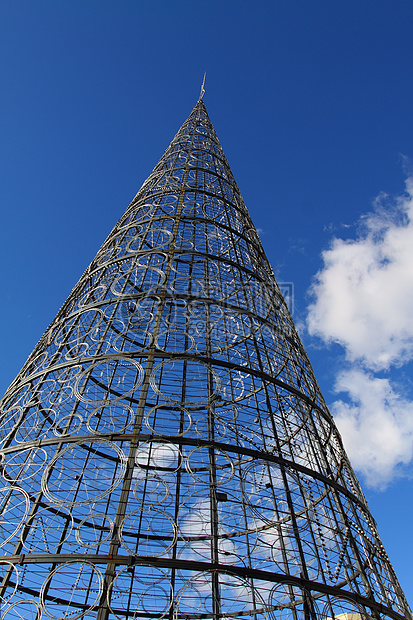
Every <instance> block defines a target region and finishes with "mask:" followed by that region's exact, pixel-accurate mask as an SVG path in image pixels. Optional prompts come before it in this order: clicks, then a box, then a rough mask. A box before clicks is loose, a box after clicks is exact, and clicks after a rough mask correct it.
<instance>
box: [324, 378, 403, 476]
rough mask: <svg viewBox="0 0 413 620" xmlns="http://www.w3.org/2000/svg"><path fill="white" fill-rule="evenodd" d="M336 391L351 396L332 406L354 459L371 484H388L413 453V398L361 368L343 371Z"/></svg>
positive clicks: (398, 473)
mask: <svg viewBox="0 0 413 620" xmlns="http://www.w3.org/2000/svg"><path fill="white" fill-rule="evenodd" d="M336 391H337V392H346V393H347V395H348V396H349V398H350V404H349V403H346V402H343V401H342V400H338V401H336V402H335V403H334V404H333V405H332V407H331V410H332V414H333V415H334V418H335V421H336V423H337V426H338V428H339V431H340V433H341V434H342V437H343V441H344V445H345V448H346V450H347V453H348V456H349V458H350V461H351V463H352V465H353V467H354V468H355V469H356V470H358V471H359V472H361V473H362V474H363V475H364V477H365V479H366V482H367V484H369V485H370V486H372V487H376V488H384V487H385V486H386V485H387V484H388V483H389V482H390V480H391V479H392V478H394V477H395V476H397V475H400V474H402V473H403V466H406V465H408V464H409V462H410V461H411V459H412V457H413V402H410V401H408V400H406V399H404V398H403V397H402V396H401V395H399V394H398V393H397V391H395V389H394V386H392V384H391V383H390V381H389V379H382V378H377V377H373V376H372V375H371V374H369V373H366V372H365V371H363V370H360V369H352V370H347V371H344V372H342V373H340V374H339V376H338V378H337V382H336Z"/></svg>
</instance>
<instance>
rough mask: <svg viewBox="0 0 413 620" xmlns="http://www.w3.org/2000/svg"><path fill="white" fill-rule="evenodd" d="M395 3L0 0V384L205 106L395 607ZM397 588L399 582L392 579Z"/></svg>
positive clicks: (402, 201) (406, 132) (410, 310)
mask: <svg viewBox="0 0 413 620" xmlns="http://www.w3.org/2000/svg"><path fill="white" fill-rule="evenodd" d="M412 26H413V4H412V2H411V1H410V0H398V2H396V3H389V2H388V1H387V0H363V2H360V1H359V0H346V1H344V0H343V1H338V0H337V1H334V2H331V0H315V1H314V0H312V1H310V0H293V1H291V0H283V1H276V2H274V1H258V2H255V3H254V4H253V5H251V3H250V2H244V1H243V0H225V2H222V1H221V2H218V1H216V0H209V2H207V3H204V2H198V1H197V0H195V1H194V0H192V1H189V0H177V1H176V2H171V1H169V0H168V1H167V0H152V1H150V0H142V1H140V0H139V1H138V0H120V1H119V0H118V1H117V2H115V1H114V0H113V1H106V0H99V1H98V0H85V1H83V2H69V0H67V1H61V2H56V1H55V0H50V1H44V0H38V1H37V2H36V3H31V2H29V1H22V0H5V1H3V2H1V3H0V29H1V36H0V46H1V58H2V60H1V83H2V91H3V94H2V97H1V100H0V106H1V116H2V119H3V124H2V129H1V142H2V149H1V154H0V157H1V171H2V183H1V193H2V196H1V201H2V210H1V229H0V234H1V250H2V258H1V263H0V269H1V272H2V274H1V281H2V288H3V296H2V304H1V310H0V312H1V321H0V329H1V355H0V364H1V373H0V387H1V390H2V391H4V390H5V389H6V387H7V385H8V384H9V383H10V382H11V381H12V379H13V378H14V377H15V375H16V374H17V372H18V371H19V369H20V367H21V366H22V364H23V363H24V361H25V359H26V358H27V356H28V355H29V353H30V352H31V350H32V349H33V347H34V345H35V343H36V342H37V340H38V339H39V338H40V336H41V334H42V333H43V331H44V329H45V328H46V326H47V325H48V323H49V322H50V321H51V320H52V318H53V317H54V316H55V314H56V312H57V310H58V309H59V307H60V306H61V304H62V303H63V301H64V300H65V299H66V297H67V296H68V294H69V292H70V290H71V289H72V287H73V286H74V284H75V283H76V281H77V280H78V278H79V277H80V275H81V273H82V272H83V270H84V269H85V268H86V266H87V264H88V263H89V262H90V261H91V260H92V258H93V256H94V254H95V253H96V251H97V249H98V248H99V247H100V245H101V243H102V242H103V240H104V238H105V237H106V235H107V234H108V233H109V232H110V230H111V228H112V227H113V225H114V224H115V222H116V221H117V219H118V218H119V217H120V216H121V215H122V213H123V211H124V210H125V208H126V206H127V204H128V203H129V201H130V200H131V199H132V197H133V196H134V195H135V193H136V192H137V190H138V188H139V187H140V185H141V184H142V182H143V181H144V180H145V178H146V177H147V176H148V175H149V174H150V172H151V170H152V168H153V166H154V165H155V164H156V162H157V161H158V159H159V158H160V156H161V155H162V153H163V151H164V149H165V148H166V147H167V145H168V143H169V141H170V140H171V139H172V137H173V135H174V134H175V132H176V131H177V130H178V128H179V127H180V125H181V124H182V122H183V121H184V120H185V118H186V117H187V116H188V114H189V112H190V110H191V109H192V107H193V105H194V103H195V101H196V99H197V97H198V94H199V89H200V85H201V81H202V76H203V73H204V70H205V69H206V70H207V72H208V74H207V82H206V94H205V98H204V100H205V103H206V105H207V108H208V112H209V114H210V117H211V120H212V122H213V124H214V126H215V129H216V131H217V133H218V136H219V138H220V140H221V143H222V146H223V148H224V151H225V154H226V156H227V158H228V160H229V163H230V165H231V167H232V170H233V172H234V175H235V178H236V180H237V182H238V184H239V186H240V189H241V192H242V193H243V196H244V199H245V202H246V205H247V207H248V209H249V211H250V214H251V217H252V219H253V221H254V222H255V225H256V226H257V228H258V229H259V230H260V236H261V240H262V242H263V245H264V248H265V250H266V252H267V255H268V258H269V260H270V262H271V263H272V265H273V267H274V270H275V273H276V276H277V279H278V281H279V282H280V283H282V282H286V283H289V282H292V283H293V284H294V315H293V318H294V320H295V321H296V324H297V325H298V326H299V328H300V331H301V333H302V337H303V341H304V344H305V346H306V349H307V352H308V353H309V356H310V359H311V361H312V364H313V366H314V370H315V373H316V376H317V378H318V381H319V383H320V385H321V389H322V391H323V393H324V396H325V398H326V400H327V402H328V404H329V405H330V407H331V410H332V412H333V413H334V414H335V416H336V419H337V422H338V424H339V427H340V429H341V432H342V433H343V436H344V439H345V441H346V446H347V449H348V452H349V454H350V457H351V459H352V462H353V465H354V466H356V468H357V471H358V473H359V475H360V478H361V481H362V483H363V486H364V489H365V490H366V493H367V497H368V501H369V505H370V508H371V510H372V512H373V515H374V516H375V518H376V519H377V521H378V526H379V531H380V533H381V535H382V538H383V540H384V543H385V546H386V548H387V550H388V552H389V554H390V559H391V560H392V562H393V564H394V566H395V569H396V572H397V574H398V576H399V579H400V580H401V582H402V586H403V587H404V589H405V592H406V595H407V597H408V600H409V601H410V604H412V602H413V586H412V585H411V577H410V572H411V571H410V562H409V559H410V556H411V554H412V553H413V537H412V535H411V532H410V521H411V519H410V514H411V513H412V510H413V490H412V473H413V460H412V458H413V388H412V358H413V320H412V317H413V266H412V265H413V232H412V231H413V224H412V220H413V213H412V211H413V206H412V205H413V199H412V193H413V180H412V177H413V165H412V158H413V124H412V122H411V114H412V112H411V111H412V109H413V105H412V104H413V82H412V78H411V68H412V60H413V43H412V38H411V31H412ZM409 588H410V589H409Z"/></svg>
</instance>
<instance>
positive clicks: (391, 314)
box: [307, 177, 413, 487]
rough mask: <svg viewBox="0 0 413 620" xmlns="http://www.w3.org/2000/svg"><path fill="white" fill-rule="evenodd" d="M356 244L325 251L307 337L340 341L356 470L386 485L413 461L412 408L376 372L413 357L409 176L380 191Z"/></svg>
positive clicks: (344, 426)
mask: <svg viewBox="0 0 413 620" xmlns="http://www.w3.org/2000/svg"><path fill="white" fill-rule="evenodd" d="M374 207H375V208H374V211H373V212H371V213H368V214H367V215H366V216H364V217H363V218H362V219H361V221H360V226H359V232H358V235H357V237H356V238H355V239H347V240H343V239H339V238H335V239H334V240H333V241H332V243H331V245H330V247H329V248H328V249H327V250H325V251H324V252H323V254H322V258H323V261H324V266H323V268H322V269H321V270H320V271H319V272H318V273H317V274H316V276H315V280H314V283H313V286H312V288H311V293H312V295H313V299H314V301H313V303H312V304H311V305H310V306H309V309H308V319H307V325H308V330H309V332H310V334H312V335H314V336H319V337H320V338H321V339H322V340H323V341H324V342H325V343H332V342H335V343H338V344H340V345H341V346H342V347H343V349H344V352H345V356H346V360H347V361H348V362H351V363H352V364H353V367H352V369H351V370H347V371H344V372H341V374H339V375H338V378H337V384H336V389H337V391H338V392H342V393H346V394H347V399H348V402H344V401H343V400H338V401H336V402H335V403H333V405H332V412H333V414H334V415H335V417H336V420H337V423H338V426H339V429H340V431H341V433H342V435H343V439H344V442H345V444H346V447H347V450H348V452H349V455H350V458H351V460H352V462H353V464H354V466H355V468H356V469H358V470H359V471H361V472H363V474H364V475H365V477H366V480H367V482H368V483H369V484H370V485H372V486H379V487H380V486H384V485H385V484H386V483H387V482H389V481H390V480H391V478H392V477H393V476H395V475H397V474H400V472H401V470H402V468H403V466H405V465H407V464H408V463H409V462H411V459H412V456H413V403H412V402H410V401H409V400H408V399H407V398H406V397H405V396H404V395H403V394H402V393H400V392H399V391H398V388H396V387H395V386H394V385H391V384H390V381H389V380H388V379H383V378H378V377H377V376H374V375H373V374H372V373H373V372H378V371H381V370H389V369H390V368H395V367H400V366H402V365H403V364H405V363H406V362H408V361H410V360H412V359H413V178H412V177H409V178H408V179H407V181H406V193H405V194H403V195H402V196H400V197H397V198H393V199H392V198H390V197H389V196H387V195H385V194H381V195H380V196H379V197H378V198H377V200H376V202H375V205H374Z"/></svg>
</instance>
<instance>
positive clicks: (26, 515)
mask: <svg viewBox="0 0 413 620" xmlns="http://www.w3.org/2000/svg"><path fill="white" fill-rule="evenodd" d="M201 99H202V98H201ZM201 99H200V100H199V101H198V103H197V104H196V106H195V107H194V109H193V111H192V113H191V114H190V116H189V118H188V120H187V121H186V122H185V123H184V124H183V126H182V127H181V129H180V130H179V132H178V134H177V135H176V137H175V138H174V139H173V141H172V143H171V144H170V146H169V147H168V149H167V150H166V152H165V154H164V155H163V157H162V158H161V160H160V162H159V163H158V165H157V166H156V167H155V169H154V171H153V172H152V174H151V175H150V177H149V178H148V179H147V181H146V182H145V183H144V185H143V186H142V188H141V189H140V190H139V192H138V194H137V196H136V198H135V199H134V200H133V201H132V203H131V204H130V206H129V207H128V209H127V210H126V212H125V214H124V216H123V217H122V218H121V219H120V221H119V222H118V224H117V225H116V226H115V228H114V229H113V231H112V233H111V234H110V235H109V237H108V239H107V240H106V241H105V243H104V244H103V246H102V247H101V249H100V250H99V252H98V254H97V256H96V258H95V259H94V260H93V262H92V263H91V265H90V266H89V267H88V269H87V270H86V271H85V273H84V274H83V276H82V277H81V279H80V281H79V282H78V284H77V285H76V286H75V288H74V290H73V292H72V293H71V295H70V297H69V298H68V300H67V301H66V303H65V304H64V306H63V307H62V309H61V310H60V312H59V313H58V315H57V317H56V319H55V320H54V321H53V322H52V324H51V325H50V327H49V328H48V329H47V330H46V332H45V334H44V336H43V337H42V339H41V340H40V342H39V344H38V345H37V346H36V348H35V350H34V352H33V354H32V355H31V356H30V358H29V359H28V361H27V363H26V364H25V366H24V367H23V369H22V371H21V373H20V374H19V375H18V377H17V378H16V380H15V381H14V383H13V384H12V385H11V386H10V388H9V389H8V391H7V393H6V395H5V397H4V399H3V400H2V404H1V412H2V413H1V418H0V432H1V441H2V461H1V468H2V483H1V489H0V496H1V500H0V515H1V516H0V529H1V540H0V548H1V553H2V554H3V555H2V557H1V558H0V569H1V574H0V596H1V599H0V600H1V603H2V612H1V613H0V620H6V619H7V620H14V619H16V618H24V619H25V620H27V619H29V620H34V619H35V618H36V619H38V618H52V619H53V620H63V619H75V618H81V617H84V618H88V619H92V618H94V619H96V620H108V619H111V620H113V619H115V618H118V619H119V620H137V619H139V618H145V619H148V618H150V619H153V620H161V619H163V618H169V619H170V620H181V619H182V620H189V619H201V618H202V619H213V620H217V619H218V618H220V619H222V620H224V619H225V620H230V619H241V618H254V620H270V619H273V620H279V619H282V620H290V619H291V620H301V619H303V620H307V619H308V620H316V619H320V620H321V619H325V620H327V619H329V620H331V619H332V618H337V617H338V618H341V619H344V620H357V619H360V618H370V617H374V618H392V619H394V620H401V618H409V619H410V618H411V614H410V611H409V608H408V606H407V603H406V600H405V598H404V595H403V592H402V591H401V588H400V586H399V584H398V582H397V579H396V577H395V574H394V571H393V569H392V567H391V565H390V562H389V560H388V558H387V555H386V553H385V550H384V548H383V546H382V544H381V542H380V539H379V537H378V534H377V531H376V528H375V524H374V521H373V519H372V517H371V515H370V513H369V510H368V508H367V505H366V501H365V499H364V497H363V494H362V492H361V490H360V487H359V484H358V482H357V480H356V478H355V475H354V473H353V471H352V469H351V467H350V464H349V462H348V459H347V457H346V455H345V453H344V450H343V447H342V443H341V439H340V437H339V435H338V433H337V430H336V428H335V426H334V422H333V420H332V417H331V415H330V413H329V412H328V410H327V407H326V405H325V403H324V400H323V398H322V395H321V393H320V390H319V388H318V386H317V382H316V380H315V377H314V375H313V371H312V369H311V366H310V363H309V361H308V359H307V356H306V353H305V351H304V349H303V346H302V344H301V342H300V340H299V337H298V335H297V332H296V329H295V327H294V324H293V322H292V319H291V317H290V315H289V312H288V309H287V306H286V304H285V302H284V300H283V298H282V296H281V294H280V291H279V288H278V286H277V284H276V282H275V279H274V275H273V272H272V269H271V267H270V265H269V263H268V261H267V259H266V257H265V254H264V251H263V249H262V246H261V243H260V240H259V238H258V236H257V232H256V230H255V228H254V225H253V223H252V221H251V219H250V216H249V214H248V212H247V209H246V207H245V205H244V203H243V200H242V197H241V195H240V192H239V190H238V187H237V185H236V183H235V180H234V178H233V176H232V173H231V170H230V168H229V165H228V163H227V161H226V159H225V156H224V153H223V151H222V148H221V146H220V144H219V141H218V139H217V136H216V134H215V131H214V128H213V126H212V124H211V122H210V120H209V118H208V115H207V112H206V108H205V105H204V103H203V102H202V100H201Z"/></svg>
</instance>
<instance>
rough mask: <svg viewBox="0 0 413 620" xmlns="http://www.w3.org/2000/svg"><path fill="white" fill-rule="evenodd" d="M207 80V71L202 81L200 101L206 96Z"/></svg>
mask: <svg viewBox="0 0 413 620" xmlns="http://www.w3.org/2000/svg"><path fill="white" fill-rule="evenodd" d="M205 80H206V71H205V73H204V79H203V80H202V85H201V92H200V93H199V100H198V101H202V99H203V96H204V95H205Z"/></svg>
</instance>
